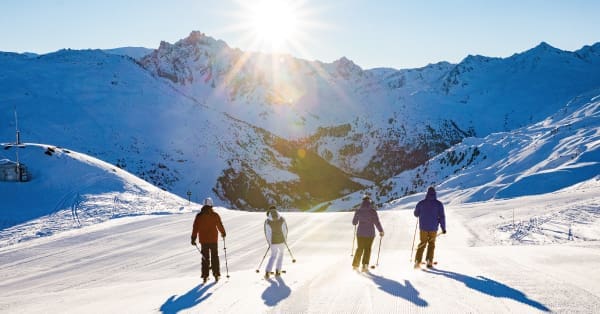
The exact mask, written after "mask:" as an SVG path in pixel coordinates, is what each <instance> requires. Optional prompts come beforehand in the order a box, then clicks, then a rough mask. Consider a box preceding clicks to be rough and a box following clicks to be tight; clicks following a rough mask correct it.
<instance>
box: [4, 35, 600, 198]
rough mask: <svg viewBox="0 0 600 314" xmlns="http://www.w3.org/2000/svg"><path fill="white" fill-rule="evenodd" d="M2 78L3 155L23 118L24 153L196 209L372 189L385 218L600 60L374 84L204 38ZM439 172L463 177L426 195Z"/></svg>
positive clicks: (494, 64) (581, 88) (540, 113)
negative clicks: (129, 178) (68, 159)
mask: <svg viewBox="0 0 600 314" xmlns="http://www.w3.org/2000/svg"><path fill="white" fill-rule="evenodd" d="M0 66H2V72H0V95H1V96H2V99H3V101H1V102H0V121H4V122H3V123H4V127H2V128H0V138H4V139H6V140H4V141H9V140H10V139H11V138H14V135H13V134H14V124H13V123H14V122H13V120H14V119H13V107H14V106H16V107H17V108H18V112H19V116H20V120H21V128H22V135H23V139H24V140H25V141H30V142H38V143H51V145H57V146H62V147H69V148H71V149H74V150H76V151H81V152H84V153H87V154H90V155H92V156H94V157H97V158H100V159H102V160H105V161H107V162H109V163H112V164H115V165H116V166H118V167H121V168H124V169H126V170H128V171H130V172H131V173H133V174H135V175H137V176H139V177H141V178H142V179H145V180H147V181H148V182H151V183H153V184H155V185H157V186H159V187H161V188H162V189H165V190H168V191H171V192H173V193H175V194H177V195H179V196H181V197H184V198H185V197H186V194H187V192H188V191H190V192H192V198H193V199H194V200H197V201H199V200H201V198H202V197H204V196H207V195H213V196H216V197H218V198H220V199H221V201H223V202H225V203H226V204H228V205H229V206H231V207H234V208H241V209H256V208H263V207H264V206H267V204H270V203H277V204H281V205H283V206H284V207H288V208H302V209H305V208H311V207H314V206H318V208H320V209H324V208H326V207H327V206H325V205H323V204H328V203H329V201H331V200H333V199H338V198H340V197H344V196H346V195H348V194H350V193H352V192H354V191H357V190H358V189H360V188H361V185H362V186H364V185H371V184H375V186H376V187H377V190H376V191H374V193H375V194H376V195H378V196H381V199H380V201H381V202H384V201H389V200H393V199H395V198H398V197H402V196H405V195H406V194H411V193H414V192H419V188H421V187H422V186H424V185H425V184H428V183H430V182H435V183H438V184H439V183H440V182H442V181H444V180H445V179H444V178H445V176H447V175H450V174H452V175H460V173H459V172H460V171H461V170H460V169H459V170H457V169H456V168H455V166H456V163H457V162H458V161H459V160H460V162H463V161H470V162H474V161H475V157H473V158H463V159H464V160H461V157H460V156H461V152H462V150H463V148H461V147H470V148H469V149H470V152H467V151H465V152H463V153H462V154H464V155H468V154H471V155H470V156H472V155H474V154H475V153H477V154H480V153H481V151H480V150H477V151H475V148H474V147H471V146H472V145H473V144H472V143H479V142H478V141H487V140H477V139H476V138H479V139H483V138H485V137H486V136H494V134H497V132H508V133H507V134H511V133H510V132H517V131H513V130H517V129H522V128H527V127H528V126H530V125H535V124H536V123H538V122H539V121H544V119H547V118H548V117H549V116H550V115H552V114H553V113H555V112H557V111H559V110H561V109H563V107H564V106H565V105H566V104H567V103H568V102H569V100H571V99H572V98H573V97H576V96H577V95H581V94H583V93H586V92H588V91H590V90H593V89H595V88H598V86H600V44H595V45H593V46H586V47H584V48H582V49H580V50H578V51H575V52H566V51H561V50H558V49H555V48H553V47H550V46H549V45H547V44H545V43H542V44H540V45H539V46H537V47H535V48H533V49H531V50H528V51H525V52H522V53H518V54H515V55H513V56H511V57H509V58H505V59H501V58H488V57H482V56H469V57H467V58H465V59H464V60H463V61H462V62H460V63H459V64H456V65H454V64H450V63H446V62H440V63H437V64H432V65H429V66H427V67H424V68H420V69H407V70H394V69H372V70H363V69H361V68H360V67H359V66H357V65H356V64H354V63H353V62H352V61H350V60H348V59H347V58H340V59H339V60H337V61H335V62H333V63H330V64H327V63H322V62H318V61H306V60H302V59H297V58H294V57H292V56H289V55H269V54H263V53H247V52H243V51H241V50H239V49H232V48H230V47H229V46H228V45H227V44H226V43H225V42H223V41H220V40H215V39H213V38H211V37H208V36H206V35H204V34H202V33H200V32H192V33H191V34H190V36H189V37H187V38H185V39H182V40H180V41H178V42H177V43H175V44H169V43H166V42H162V43H161V45H160V47H159V48H158V49H156V50H154V51H153V52H152V53H150V54H148V55H147V56H145V57H143V58H141V59H140V60H139V61H135V60H134V59H132V58H130V57H126V56H119V55H112V54H107V53H105V52H103V51H99V50H85V51H73V50H61V51H58V52H56V53H51V54H47V55H42V56H37V57H30V56H25V55H20V54H11V53H2V54H0ZM569 136H573V135H569ZM586 136H587V135H586ZM508 138H509V140H513V139H512V137H511V136H508ZM590 138H592V137H590ZM464 139H468V140H467V141H463V140H464ZM461 143H462V144H461ZM454 145H459V146H456V147H454ZM454 151H456V154H458V155H457V156H452V154H453V153H452V152H454ZM441 153H445V154H449V155H448V156H446V157H440V156H441V155H439V154H441ZM436 156H438V157H436ZM483 156H484V155H483V154H482V155H479V157H480V158H483ZM485 156H488V155H485ZM434 157H435V158H434ZM431 158H434V159H433V160H432V161H430V159H431ZM486 158H487V157H486ZM498 158H500V156H498ZM437 160H439V161H440V162H442V160H445V162H448V163H455V164H454V165H451V166H449V167H445V168H444V170H443V171H442V169H441V167H442V166H440V171H441V173H443V174H444V175H443V176H442V177H439V176H437V175H436V176H433V177H432V178H430V179H428V180H424V179H422V174H421V173H420V171H423V169H428V168H427V166H425V165H428V164H431V163H432V162H433V163H436V162H437ZM492 161H495V160H492V159H488V162H492ZM419 169H420V170H419ZM461 169H462V168H461ZM465 169H466V168H465ZM450 170H451V173H450V172H448V171H450ZM417 174H418V175H419V177H416V175H417ZM351 177H353V178H351ZM391 177H394V178H395V179H392V180H391V181H386V180H388V179H389V178H391ZM398 178H400V179H398ZM567 181H568V182H570V183H575V181H573V180H567ZM391 182H394V183H391ZM500 194H501V193H500ZM500 194H498V195H496V193H495V192H494V193H491V194H490V193H488V194H486V195H493V196H490V197H500V196H501V195H500ZM346 199H352V197H351V196H350V197H347V198H346ZM466 199H472V200H476V199H478V197H476V196H473V197H472V198H471V197H467V198H466ZM317 204H319V205H317ZM348 208H350V207H348Z"/></svg>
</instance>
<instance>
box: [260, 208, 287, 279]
mask: <svg viewBox="0 0 600 314" xmlns="http://www.w3.org/2000/svg"><path fill="white" fill-rule="evenodd" d="M287 233H288V229H287V223H286V222H285V219H283V217H281V215H280V214H279V213H278V212H277V209H276V208H275V206H271V207H269V210H268V211H267V219H265V237H266V238H267V242H268V243H269V247H270V248H271V257H270V258H269V261H268V263H267V266H266V268H265V278H266V279H268V278H269V275H270V274H271V272H272V270H273V264H275V276H280V275H281V265H282V264H283V253H284V251H285V245H286V241H287Z"/></svg>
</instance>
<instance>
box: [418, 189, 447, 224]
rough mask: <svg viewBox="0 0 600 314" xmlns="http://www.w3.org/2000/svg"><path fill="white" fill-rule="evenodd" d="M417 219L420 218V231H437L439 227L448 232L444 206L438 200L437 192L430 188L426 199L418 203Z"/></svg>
mask: <svg viewBox="0 0 600 314" xmlns="http://www.w3.org/2000/svg"><path fill="white" fill-rule="evenodd" d="M414 214H415V217H419V229H420V230H422V231H437V230H438V225H439V226H441V227H442V230H444V231H445V230H446V215H445V214H444V205H442V202H440V201H438V200H437V199H436V194H435V190H434V189H433V188H429V189H428V190H427V196H425V199H424V200H422V201H420V202H419V203H417V207H416V208H415V212H414Z"/></svg>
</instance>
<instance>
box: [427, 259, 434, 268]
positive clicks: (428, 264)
mask: <svg viewBox="0 0 600 314" xmlns="http://www.w3.org/2000/svg"><path fill="white" fill-rule="evenodd" d="M427 268H433V262H432V261H429V260H428V261H427Z"/></svg>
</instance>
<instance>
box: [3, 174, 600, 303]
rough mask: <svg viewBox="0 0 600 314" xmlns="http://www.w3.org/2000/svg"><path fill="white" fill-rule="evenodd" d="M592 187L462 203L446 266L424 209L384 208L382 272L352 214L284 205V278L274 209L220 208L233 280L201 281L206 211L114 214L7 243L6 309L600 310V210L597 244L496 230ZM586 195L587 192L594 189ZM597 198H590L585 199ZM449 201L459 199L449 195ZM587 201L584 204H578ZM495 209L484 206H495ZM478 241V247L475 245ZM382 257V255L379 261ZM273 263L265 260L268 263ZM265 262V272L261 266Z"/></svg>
mask: <svg viewBox="0 0 600 314" xmlns="http://www.w3.org/2000/svg"><path fill="white" fill-rule="evenodd" d="M599 188H600V187H599V186H598V184H595V185H588V186H587V187H586V189H587V192H583V191H579V192H576V191H571V192H569V191H565V192H564V193H562V194H549V195H545V196H543V197H542V196H535V197H525V198H520V199H515V200H512V201H510V200H509V201H490V202H482V203H477V204H471V205H469V206H466V207H465V206H448V208H447V219H448V234H446V235H443V236H440V237H439V239H438V240H437V249H436V259H437V260H438V261H439V263H438V265H437V267H436V269H434V270H431V271H420V270H413V269H412V265H411V262H410V261H409V260H410V259H411V243H412V238H413V231H414V228H415V218H414V217H412V212H411V210H390V211H382V212H380V217H381V220H382V224H383V227H384V229H385V231H386V234H385V237H383V239H382V241H381V243H382V244H381V251H380V254H379V255H378V254H377V252H378V250H377V249H378V245H379V238H377V239H376V240H375V243H374V250H373V253H372V256H371V257H372V258H371V264H376V263H377V262H379V267H378V268H376V269H374V270H373V271H372V272H371V273H370V274H364V275H363V274H357V273H355V272H353V271H352V270H351V267H350V263H351V256H350V255H351V249H352V242H351V241H352V236H353V228H352V225H351V223H350V222H351V219H352V213H322V214H315V213H312V214H310V213H284V215H285V218H286V220H287V221H288V225H289V227H290V228H289V230H290V232H289V236H288V244H289V246H290V249H291V250H292V253H293V254H294V257H295V258H296V259H297V263H291V262H290V260H291V258H290V256H289V254H288V253H287V252H286V256H285V260H284V268H285V269H287V273H286V274H284V275H283V276H282V277H280V278H275V279H271V280H268V281H265V280H263V279H261V276H262V274H257V273H256V272H255V270H256V267H258V265H259V262H260V260H261V258H262V256H263V254H264V253H265V249H266V248H267V246H266V243H265V241H264V236H263V231H262V223H263V220H264V218H265V216H264V213H247V212H236V211H230V210H226V209H223V208H217V209H216V211H217V212H219V213H220V214H221V216H222V218H223V222H224V225H225V228H226V230H227V238H226V247H227V266H228V273H229V275H230V278H225V275H226V272H227V270H226V263H225V260H224V258H225V256H224V251H223V247H224V245H225V243H224V242H222V241H220V242H219V248H220V249H219V252H220V256H221V271H222V274H223V276H224V277H223V278H222V279H221V281H220V282H218V283H216V284H215V283H212V282H210V283H208V284H207V285H204V286H201V285H200V284H199V283H200V255H199V253H198V251H197V250H196V248H194V247H192V246H190V244H189V234H190V232H191V230H190V228H191V223H192V220H193V218H194V214H193V213H189V212H187V213H182V214H174V215H167V216H152V217H149V216H142V217H132V218H128V219H123V220H114V221H112V222H110V223H109V224H100V225H97V226H95V227H84V228H81V229H78V230H74V231H73V232H71V233H69V234H62V235H56V236H51V237H47V238H44V239H38V240H33V241H29V242H26V243H19V244H15V245H12V246H9V247H4V248H0V264H1V265H3V266H2V268H0V277H1V278H3V280H2V281H1V282H0V309H1V310H2V311H6V312H27V313H42V312H61V313H81V312H86V313H100V312H115V311H116V312H123V311H125V312H144V313H198V312H202V313H241V312H244V313H247V312H252V313H280V312H284V313H289V312H295V313H355V312H359V313H405V312H421V313H439V312H447V311H448V310H449V309H451V311H455V312H477V313H506V312H512V313H539V312H549V311H552V312H558V313H594V312H597V311H598V310H599V309H600V288H599V286H598V285H597V282H598V281H599V280H600V277H599V274H598V272H594V271H592V270H593V269H595V268H596V267H597V265H599V264H600V246H599V245H598V243H599V242H598V240H599V239H600V233H599V232H598V230H600V228H598V226H599V224H600V221H599V220H598V217H596V218H595V219H590V220H588V221H587V223H588V224H589V225H590V226H595V228H590V230H589V231H590V232H591V233H589V234H588V235H587V236H588V239H587V240H588V241H585V239H583V238H582V237H580V231H579V229H575V232H574V234H575V240H574V241H567V240H566V235H565V234H563V235H562V236H561V239H560V241H555V242H553V243H554V244H551V245H539V246H498V243H500V242H495V241H494V240H490V238H489V237H488V234H489V231H490V230H486V228H488V227H489V226H493V225H497V224H500V223H502V222H505V221H506V217H504V218H502V217H499V216H498V214H501V215H505V212H506V211H507V210H508V209H509V208H510V207H513V206H518V207H519V208H523V207H524V206H525V207H527V208H531V209H534V208H535V210H536V211H537V213H543V212H544V211H545V209H544V207H545V206H548V205H553V206H556V207H557V208H556V209H559V210H560V209H562V210H566V209H574V210H577V209H580V207H581V206H595V208H596V209H595V211H596V213H597V210H598V209H597V208H598V206H597V204H598V202H599V198H598V197H599V196H600V189H599ZM582 193H583V194H582ZM586 199H587V200H588V202H587V203H586V202H582V201H583V200H586ZM441 200H442V201H443V202H444V203H447V199H445V198H443V197H442V198H441ZM575 201H578V202H581V203H580V204H577V205H575V206H573V205H571V204H574V203H575ZM482 214H483V215H482ZM473 245H475V246H473ZM378 258H379V259H378ZM262 266H263V267H264V264H263V265H262ZM260 271H261V272H262V271H263V268H262V267H261V269H260Z"/></svg>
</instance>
